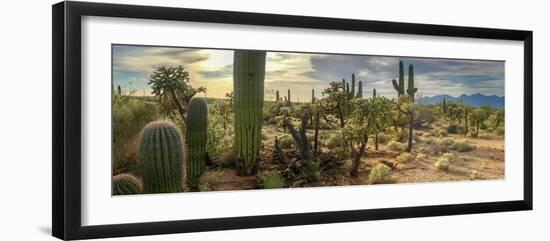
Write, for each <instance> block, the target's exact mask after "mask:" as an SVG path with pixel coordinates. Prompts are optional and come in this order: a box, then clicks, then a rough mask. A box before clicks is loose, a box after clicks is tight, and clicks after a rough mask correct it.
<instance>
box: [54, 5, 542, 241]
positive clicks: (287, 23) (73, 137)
mask: <svg viewBox="0 0 550 241" xmlns="http://www.w3.org/2000/svg"><path fill="white" fill-rule="evenodd" d="M52 16H53V20H52V24H53V33H52V37H53V41H52V52H53V54H52V56H53V57H52V62H53V67H52V68H53V70H52V79H53V86H52V90H53V100H52V103H53V113H52V115H53V120H52V123H53V126H52V133H53V134H52V136H53V138H52V142H53V150H52V153H53V154H52V160H53V166H52V170H53V171H52V172H53V184H52V185H53V187H52V188H53V194H52V211H53V212H52V226H53V228H52V233H53V236H55V237H58V238H60V239H65V240H69V239H71V240H72V239H87V238H106V237H119V236H135V235H151V234H168V233H185V232H200V231H213V230H228V229H244V228H260V227H276V226H290V225H309V224H322V223H336V222H352V221H367V220H380V219H397V218H413V217H427V216H442V215H458V214H473V213H489V212H503V211H519V210H532V208H533V206H532V205H533V178H532V175H533V174H532V173H533V160H532V158H533V153H532V147H533V144H532V132H533V127H532V122H533V99H532V93H533V90H532V89H533V32H532V31H522V30H506V29H491V28H474V27H459V26H443V25H430V24H414V23H398V22H383V21H366V20H354V19H336V18H324V17H306V16H290V15H278V14H263V13H247V12H229V11H216V10H197V9H184V8H170V7H151V6H136V5H119V4H104V3H89V2H60V3H57V4H55V5H53V6H52ZM83 16H104V17H120V18H136V19H159V20H176V21H193V22H207V23H228V24H244V25H257V26H280V27H297V28H311V29H328V30H350V31H364V32H378V33H396V34H414V35H426V36H449V37H468V38H481V39H497V40H516V41H522V42H523V44H524V86H525V88H524V127H523V128H524V156H523V157H524V180H523V181H524V186H523V189H524V193H523V199H522V200H509V201H501V202H484V203H464V204H455V205H434V206H421V207H404V208H384V209H369V210H342V211H334V212H317V213H299V214H284V215H264V216H247V217H235V218H212V219H199V220H182V221H165V222H147V223H132V224H114V225H99V226H82V225H81V211H82V210H81V208H82V207H81V172H80V170H81V138H82V134H81V108H82V107H81V88H82V85H81V57H82V52H81V17H83ZM136 222H139V220H136Z"/></svg>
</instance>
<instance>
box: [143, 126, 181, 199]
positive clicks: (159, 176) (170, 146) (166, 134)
mask: <svg viewBox="0 0 550 241" xmlns="http://www.w3.org/2000/svg"><path fill="white" fill-rule="evenodd" d="M183 147H184V145H183V143H182V139H181V137H180V134H179V132H178V130H177V129H176V127H175V126H174V125H173V124H172V123H171V122H168V121H155V122H151V123H149V124H147V126H145V128H144V129H143V131H142V133H141V138H140V141H139V147H138V163H139V165H140V167H141V168H142V169H143V170H142V173H143V190H144V192H145V193H169V192H180V191H182V185H181V184H182V162H183V158H184V155H183Z"/></svg>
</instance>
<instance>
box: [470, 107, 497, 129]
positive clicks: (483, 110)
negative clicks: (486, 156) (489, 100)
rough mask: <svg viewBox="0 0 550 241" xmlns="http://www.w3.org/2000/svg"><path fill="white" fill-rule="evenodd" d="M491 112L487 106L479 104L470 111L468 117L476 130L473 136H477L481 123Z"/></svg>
mask: <svg viewBox="0 0 550 241" xmlns="http://www.w3.org/2000/svg"><path fill="white" fill-rule="evenodd" d="M491 112H492V110H491V108H490V107H488V106H481V107H479V108H477V109H475V110H474V111H473V112H472V114H471V115H470V116H471V117H470V119H471V122H472V124H473V125H474V127H475V130H476V132H475V136H478V134H479V128H480V127H481V124H483V122H485V121H486V120H487V119H488V118H489V116H490V115H491Z"/></svg>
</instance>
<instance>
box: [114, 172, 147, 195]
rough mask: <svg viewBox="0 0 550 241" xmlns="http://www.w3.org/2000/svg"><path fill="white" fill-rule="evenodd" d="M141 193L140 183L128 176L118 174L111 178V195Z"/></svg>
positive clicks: (141, 186)
mask: <svg viewBox="0 0 550 241" xmlns="http://www.w3.org/2000/svg"><path fill="white" fill-rule="evenodd" d="M142 191H143V185H142V184H141V182H140V181H139V180H138V179H137V178H135V177H134V176H132V175H130V174H124V173H123V174H118V175H116V176H114V177H113V184H112V195H130V194H140V193H141V192H142Z"/></svg>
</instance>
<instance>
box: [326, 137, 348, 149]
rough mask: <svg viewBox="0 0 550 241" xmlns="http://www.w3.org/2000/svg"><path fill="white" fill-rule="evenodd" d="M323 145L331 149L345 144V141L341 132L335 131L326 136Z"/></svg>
mask: <svg viewBox="0 0 550 241" xmlns="http://www.w3.org/2000/svg"><path fill="white" fill-rule="evenodd" d="M325 145H326V146H327V148H330V149H333V148H340V147H344V146H345V145H346V142H345V140H344V138H343V137H342V134H340V133H335V134H332V135H330V136H329V137H328V138H327V141H326V142H325Z"/></svg>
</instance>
